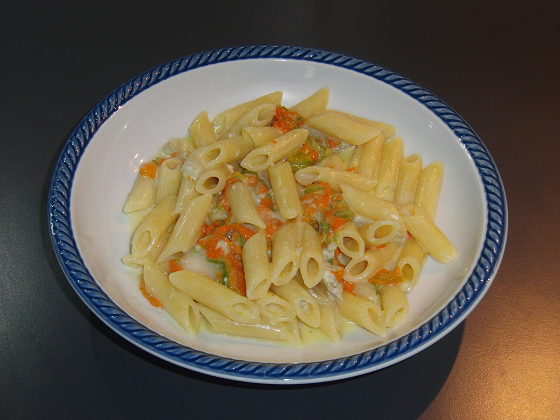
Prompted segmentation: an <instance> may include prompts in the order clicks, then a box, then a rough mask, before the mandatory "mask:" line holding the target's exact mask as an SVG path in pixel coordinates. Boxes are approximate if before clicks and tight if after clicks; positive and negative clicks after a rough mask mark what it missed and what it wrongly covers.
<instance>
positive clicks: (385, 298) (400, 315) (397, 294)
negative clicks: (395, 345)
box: [379, 285, 409, 328]
mask: <svg viewBox="0 0 560 420" xmlns="http://www.w3.org/2000/svg"><path fill="white" fill-rule="evenodd" d="M379 300H380V302H381V308H383V314H384V315H385V325H386V326H387V327H390V328H392V327H396V326H397V325H399V324H400V323H401V322H403V321H404V320H405V318H406V317H407V315H408V307H409V305H408V299H407V297H406V293H405V292H403V291H402V290H401V288H400V287H399V286H398V285H389V286H383V287H382V288H381V290H380V291H379Z"/></svg>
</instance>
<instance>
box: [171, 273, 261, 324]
mask: <svg viewBox="0 0 560 420" xmlns="http://www.w3.org/2000/svg"><path fill="white" fill-rule="evenodd" d="M169 281H171V284H172V285H173V286H175V287H176V288H177V289H179V290H180V291H182V292H183V293H185V294H186V295H187V296H189V297H190V298H191V299H193V300H195V301H196V302H199V303H201V304H203V305H206V306H207V307H209V308H210V309H213V310H215V311H216V312H219V313H220V314H222V315H224V316H226V317H228V318H229V319H232V320H234V321H238V322H245V323H254V322H258V321H259V320H260V314H259V309H258V308H257V305H255V303H254V302H253V301H252V300H249V299H247V298H246V297H245V296H241V295H240V294H239V293H237V292H234V291H233V290H232V289H229V288H228V287H226V286H223V285H222V284H220V283H218V282H216V281H214V280H212V279H211V278H209V277H206V276H204V275H202V274H199V273H195V272H193V271H189V270H181V271H176V272H174V273H171V274H170V275H169Z"/></svg>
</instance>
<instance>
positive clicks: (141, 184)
mask: <svg viewBox="0 0 560 420" xmlns="http://www.w3.org/2000/svg"><path fill="white" fill-rule="evenodd" d="M155 197H156V186H155V184H154V180H153V178H150V177H149V176H144V175H140V174H139V175H138V177H137V178H136V182H135V183H134V187H133V188H132V191H131V192H130V195H129V196H128V198H127V200H126V203H125V204H124V207H123V211H124V212H125V213H132V212H133V211H138V210H146V209H149V208H150V207H152V206H153V205H154V202H155Z"/></svg>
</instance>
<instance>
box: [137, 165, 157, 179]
mask: <svg viewBox="0 0 560 420" xmlns="http://www.w3.org/2000/svg"><path fill="white" fill-rule="evenodd" d="M157 170H158V168H157V165H156V164H155V163H153V162H146V163H144V164H143V165H142V166H140V175H142V176H147V177H148V178H155V177H156V175H157Z"/></svg>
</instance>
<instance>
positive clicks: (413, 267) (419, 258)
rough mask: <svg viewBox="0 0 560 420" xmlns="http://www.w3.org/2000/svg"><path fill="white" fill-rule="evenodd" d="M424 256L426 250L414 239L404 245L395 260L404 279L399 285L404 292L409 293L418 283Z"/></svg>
mask: <svg viewBox="0 0 560 420" xmlns="http://www.w3.org/2000/svg"><path fill="white" fill-rule="evenodd" d="M426 255H427V253H426V250H425V249H424V248H423V247H422V245H420V244H419V243H418V241H417V240H416V239H414V238H411V239H410V240H408V241H406V243H405V244H404V247H403V249H402V251H401V253H400V254H399V259H398V260H397V267H398V268H399V270H400V272H401V274H402V276H403V278H404V282H403V283H402V284H401V285H400V287H401V289H402V290H403V291H404V292H410V291H411V290H412V289H413V288H414V286H416V283H418V279H419V278H420V272H421V271H422V267H423V266H424V261H425V260H426Z"/></svg>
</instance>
